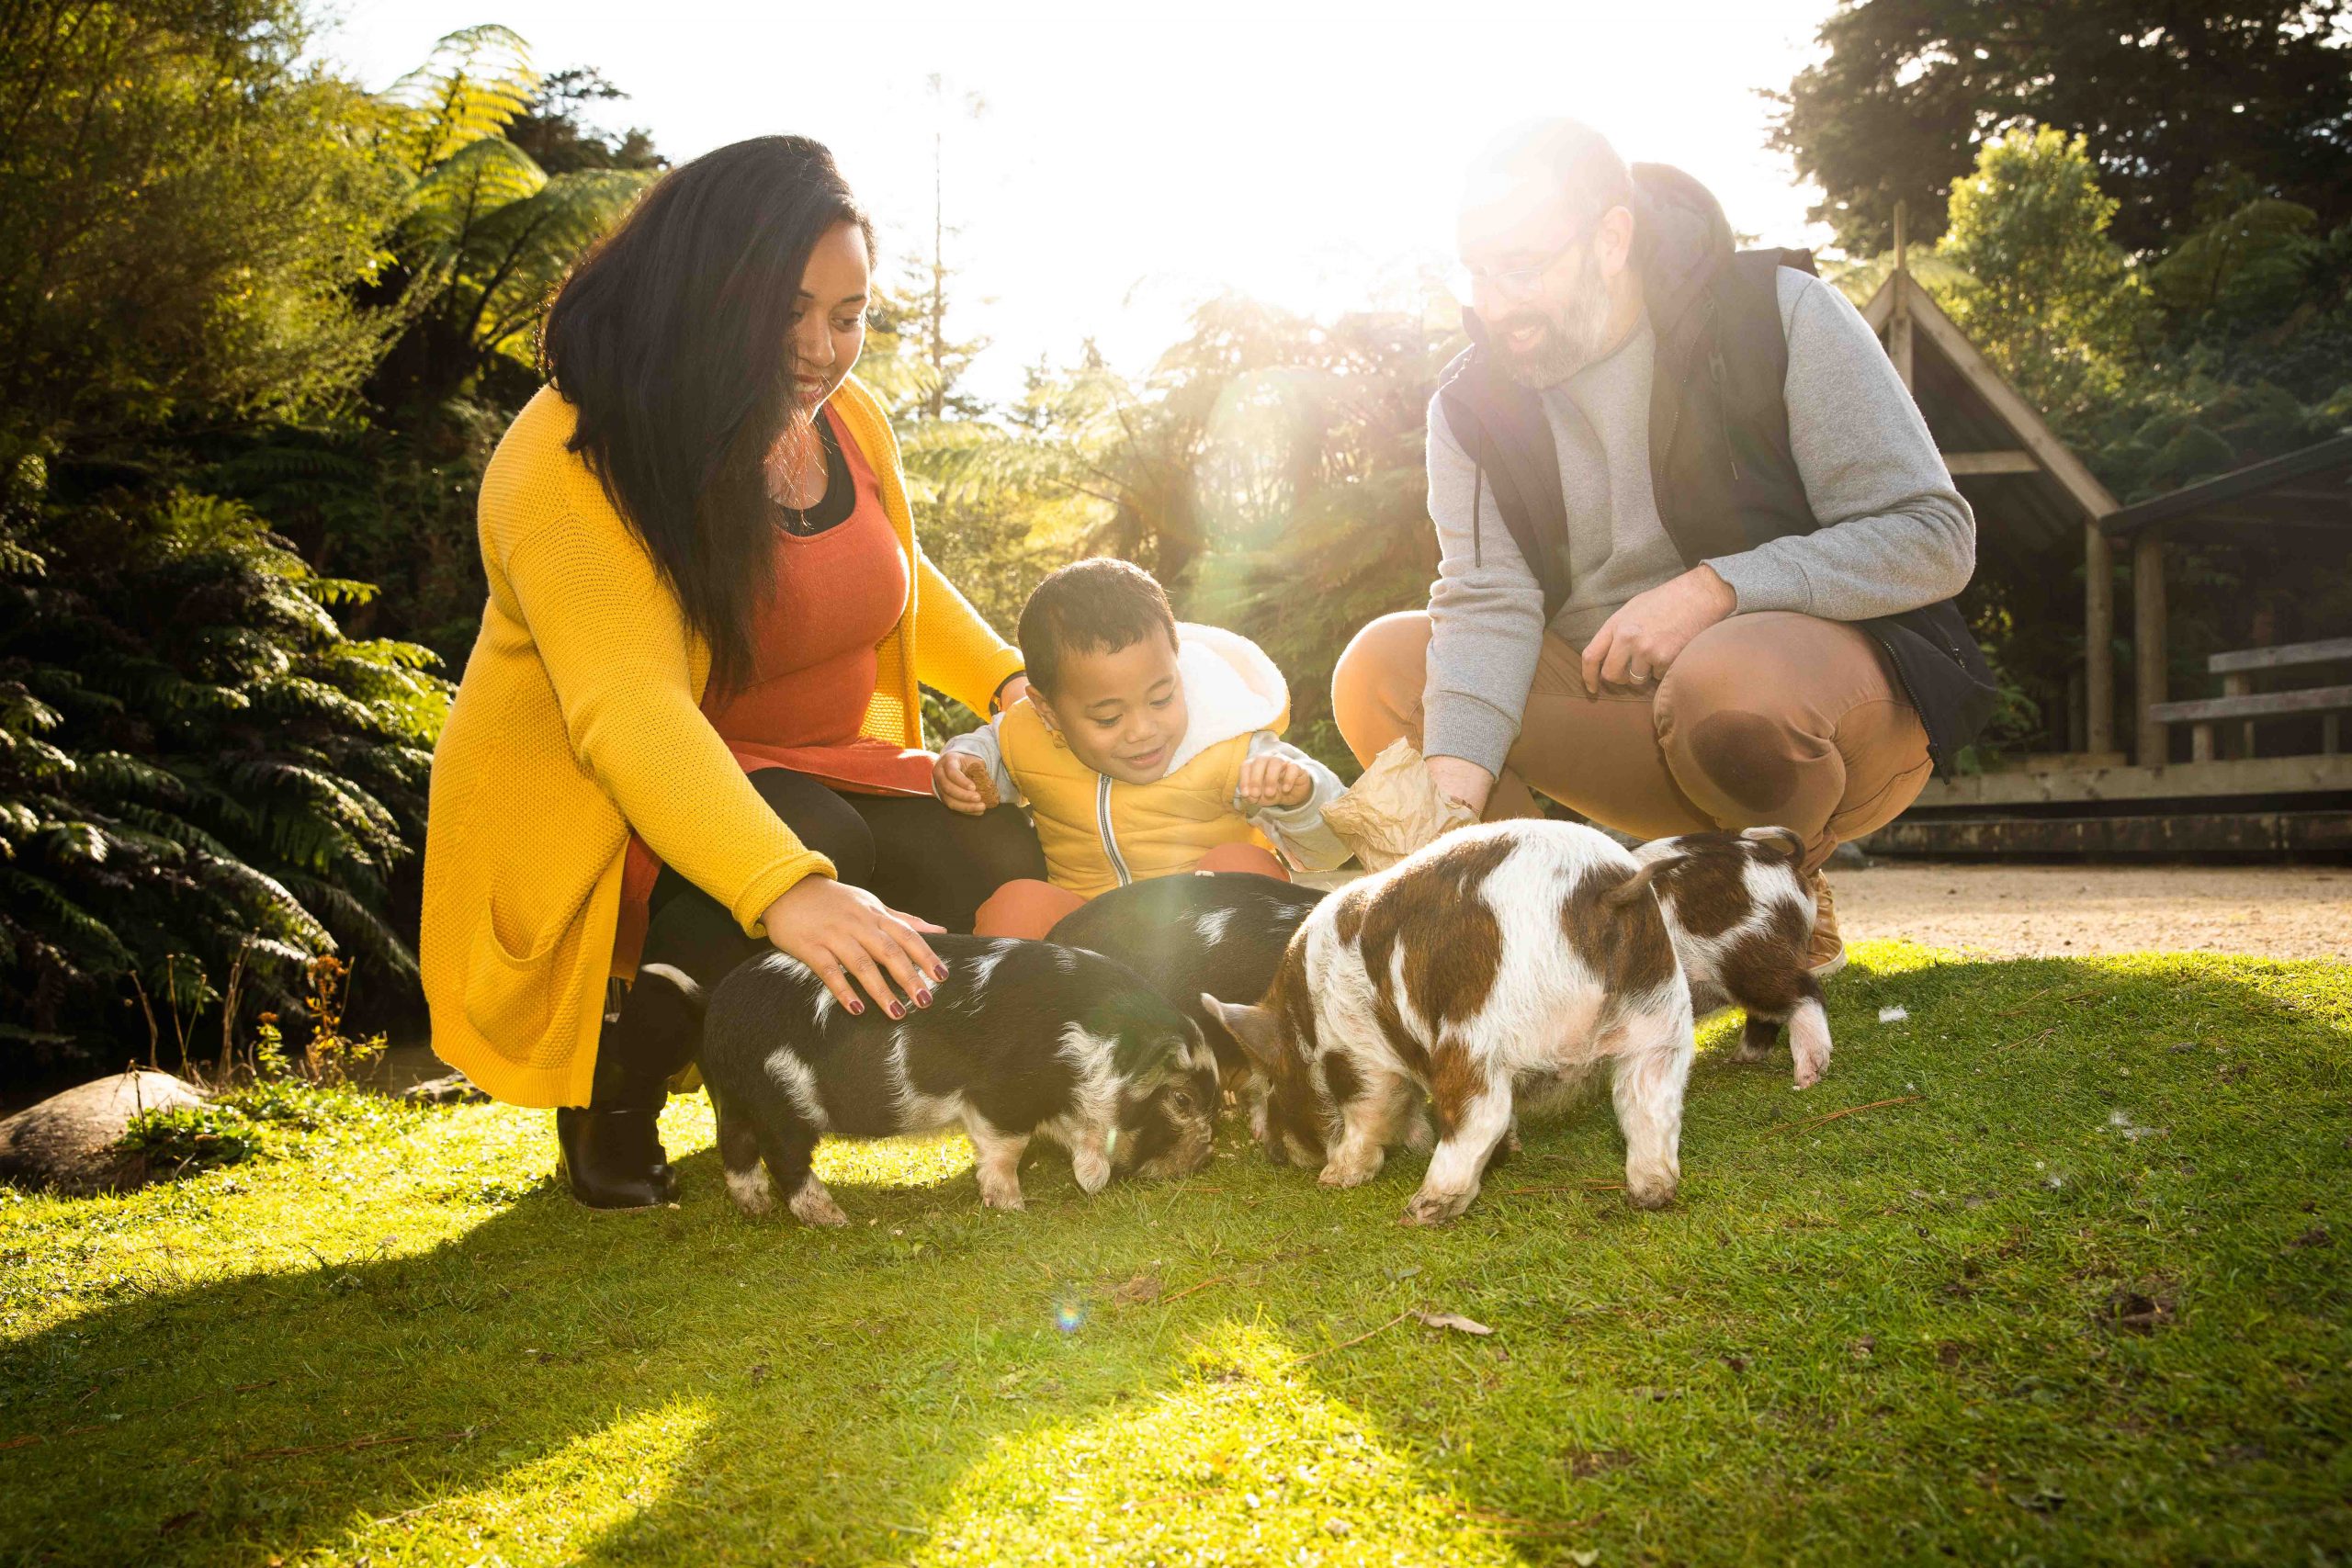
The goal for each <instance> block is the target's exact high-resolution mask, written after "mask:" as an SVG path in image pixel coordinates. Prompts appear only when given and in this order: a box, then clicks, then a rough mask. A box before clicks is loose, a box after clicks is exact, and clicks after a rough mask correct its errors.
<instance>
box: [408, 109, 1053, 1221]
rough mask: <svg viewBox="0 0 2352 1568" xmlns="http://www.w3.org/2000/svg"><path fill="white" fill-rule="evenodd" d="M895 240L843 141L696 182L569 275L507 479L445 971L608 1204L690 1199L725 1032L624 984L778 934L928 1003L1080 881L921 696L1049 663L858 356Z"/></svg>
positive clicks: (446, 926)
mask: <svg viewBox="0 0 2352 1568" xmlns="http://www.w3.org/2000/svg"><path fill="white" fill-rule="evenodd" d="M871 254H872V231H871V227H870V225H869V224H868V223H867V221H866V220H865V215H864V214H863V213H862V212H861V211H860V209H858V207H857V205H856V203H855V201H854V199H853V198H852V197H851V195H850V192H849V188H848V186H846V185H845V184H844V183H843V182H842V177H841V175H840V174H839V173H838V172H837V171H836V170H835V168H834V166H833V162H832V159H831V155H830V154H828V153H827V152H826V151H825V149H824V148H823V147H821V146H820V145H818V144H817V143H816V142H813V141H807V140H806V139H803V138H799V137H763V138H760V139H757V140H754V141H744V142H739V143H737V144H735V145H734V146H731V147H725V148H721V149H719V150H718V152H711V153H708V154H707V155H705V156H703V157H701V158H697V159H695V160H694V161H693V162H692V163H689V164H684V166H682V167H680V168H678V169H675V170H673V171H672V172H671V173H670V174H668V175H664V176H662V179H661V180H660V181H659V182H658V183H657V184H656V185H655V186H653V188H652V189H651V190H650V191H649V192H647V194H646V196H645V198H644V199H643V200H642V201H641V202H640V203H639V205H638V207H637V209H635V211H634V212H633V213H632V214H631V215H630V216H629V217H628V220H626V221H624V222H623V223H622V224H621V225H620V227H619V228H618V229H616V231H614V232H613V233H612V234H611V235H610V236H609V237H607V238H606V239H605V242H604V243H602V244H600V245H599V246H597V248H596V249H595V250H594V252H593V253H592V254H590V255H589V256H588V257H587V258H586V259H585V260H583V261H582V263H581V264H580V265H579V266H578V268H576V269H575V270H574V271H573V273H572V274H571V277H570V278H568V279H567V280H566V281H565V283H564V286H563V288H562V289H561V290H560V293H559V294H558V296H557V298H556V300H555V302H554V304H553V306H552V307H551V308H550V310H549V311H548V321H547V328H546V333H545V338H544V349H543V353H544V359H545V363H546V365H547V367H548V370H549V372H550V375H551V384H550V385H549V386H548V387H547V388H546V389H543V390H541V391H540V393H539V394H538V396H537V397H536V398H534V399H533V400H531V402H530V404H529V405H528V406H527V407H526V408H525V409H524V411H523V412H522V413H521V414H520V415H519V416H517V417H516V419H515V423H514V425H513V426H512V427H511V428H510V429H509V430H508V431H507V433H506V435H505V438H504V439H503V441H502V442H501V443H500V444H499V448H498V452H497V455H496V456H495V457H493V458H492V462H491V465H490V469H489V472H488V473H487V474H486V475H485V476H484V478H483V480H482V488H481V550H482V561H483V566H484V569H485V570H486V571H487V572H488V575H489V580H490V602H489V604H488V605H487V607H486V608H485V609H484V611H483V614H482V626H481V635H480V637H479V638H478V639H477V640H476V642H475V644H474V649H473V652H472V654H471V656H470V657H469V660H468V661H467V664H466V671H465V677H464V680H463V682H461V683H460V684H459V686H458V697H457V701H456V703H455V705H453V706H452V707H451V709H450V712H449V718H448V723H447V727H446V728H444V730H443V731H442V736H441V742H440V745H439V747H438V749H437V750H435V754H434V762H433V791H432V812H431V818H430V828H429V829H428V832H427V835H426V842H425V863H424V922H423V931H422V935H421V940H420V943H419V952H418V956H419V958H420V960H421V964H422V967H423V970H424V990H425V997H426V999H427V1001H428V1002H429V1003H430V1004H431V1007H432V1012H433V1043H434V1049H435V1052H436V1053H437V1054H438V1055H440V1056H441V1057H442V1058H443V1059H444V1060H445V1061H447V1062H448V1063H450V1064H451V1065H452V1066H457V1067H458V1068H461V1069H462V1070H463V1071H464V1072H465V1073H466V1074H467V1076H468V1077H470V1078H471V1079H472V1080H473V1081H474V1082H475V1083H477V1084H479V1085H481V1087H482V1088H483V1089H486V1090H488V1091H489V1092H490V1093H492V1094H493V1095H496V1096H497V1097H498V1098H500V1099H502V1100H510V1101H513V1102H515V1103H517V1104H523V1105H547V1106H554V1107H557V1108H558V1110H557V1111H556V1131H557V1140H558V1147H559V1151H560V1157H561V1160H562V1163H563V1168H564V1170H565V1171H566V1173H567V1175H568V1177H569V1179H570V1180H571V1189H572V1192H573V1194H574V1195H575V1196H576V1197H578V1198H579V1199H580V1200H581V1201H582V1202H584V1203H587V1204H589V1205H591V1206H593V1207H597V1208H639V1207H646V1206H650V1205H651V1204H655V1203H660V1202H666V1201H669V1200H670V1199H671V1198H672V1197H673V1196H674V1194H675V1190H676V1182H675V1178H674V1176H673V1173H672V1172H671V1170H670V1168H669V1165H668V1163H667V1159H666V1156H664V1155H663V1152H662V1146H661V1142H660V1139H659V1137H658V1136H657V1134H656V1132H655V1119H656V1117H657V1116H658V1114H659V1112H660V1111H661V1109H662V1100H663V1098H664V1095H665V1093H666V1085H667V1083H668V1080H669V1079H670V1078H671V1077H673V1075H674V1074H675V1073H676V1072H677V1071H678V1070H679V1069H680V1068H681V1067H683V1066H684V1065H685V1063H686V1061H687V1060H688V1059H689V1055H690V1053H691V1051H692V1048H693V1043H694V1037H693V1030H692V1028H691V1027H690V1026H689V1025H688V1024H687V1023H686V1022H685V1021H683V1020H682V1019H681V1018H680V1017H679V1016H678V1015H677V1013H676V1010H675V1008H674V1005H673V1004H674V1002H675V999H676V994H675V992H674V991H672V990H670V989H668V988H666V987H662V986H659V985H655V984H652V983H650V980H649V983H648V984H645V985H640V986H637V987H632V988H631V990H630V992H629V994H628V999H627V1000H626V1001H625V1002H624V1003H623V1004H622V1006H621V1008H620V1010H619V1011H618V1013H617V1014H616V1016H615V1017H614V1018H613V1019H612V1020H610V1021H607V1018H606V1015H605V1006H606V997H607V994H608V988H609V987H608V981H610V980H614V979H619V980H627V979H628V978H630V977H631V976H633V975H634V973H635V971H636V969H637V967H638V965H639V964H640V963H642V964H649V965H650V964H657V963H658V964H668V965H671V966H673V967H674V968H676V969H678V970H681V971H683V972H684V973H685V974H686V975H688V976H691V977H693V978H694V979H695V980H696V981H698V982H701V983H703V984H708V983H711V982H713V981H715V980H717V979H718V976H721V975H723V974H724V973H726V971H727V970H728V969H730V968H732V967H733V966H734V965H735V964H738V963H740V962H741V961H742V960H743V959H744V958H745V957H747V956H749V955H751V954H752V953H757V952H761V951H763V950H764V949H765V948H767V947H768V946H771V945H772V946H774V947H775V949H777V950H780V951H782V952H784V953H789V954H791V955H792V956H793V957H795V958H797V959H798V960H800V961H801V962H802V963H804V964H809V966H810V967H811V968H813V969H815V970H816V971H817V972H818V973H819V974H820V975H821V976H823V977H824V978H825V981H826V983H827V984H828V985H829V986H830V987H831V988H832V991H833V994H834V996H835V998H837V999H838V1000H839V1002H840V1003H841V1005H842V1007H844V1008H848V1009H850V1010H853V1011H858V1010H863V1009H864V1008H865V1007H866V1006H868V1005H871V1006H875V1007H878V1008H882V1009H884V1010H887V1011H889V1012H891V1013H892V1014H893V1015H894V1016H895V1015H898V1014H899V1013H901V1012H902V1011H903V1010H904V1009H905V1008H908V1007H927V1006H929V1005H930V1002H931V992H930V987H931V985H932V984H933V981H934V980H935V979H937V978H940V977H943V976H944V970H943V969H942V968H941V966H940V964H939V961H938V959H937V957H936V956H935V955H934V954H933V953H932V951H931V948H930V946H929V945H928V944H927V943H926V942H924V940H923V934H922V933H923V932H924V931H927V930H928V931H936V930H939V929H942V928H943V927H944V928H948V929H956V930H969V929H970V925H971V919H972V915H973V912H974V910H975V909H977V908H978V906H979V904H980V902H981V901H982V900H983V899H985V898H986V897H988V896H989V894H990V893H991V892H993V891H994V890H995V889H996V888H997V887H998V886H1001V884H1003V883H1005V882H1007V881H1011V880H1012V879H1014V878H1017V877H1039V876H1043V875H1044V874H1045V866H1044V862H1043V859H1042V857H1041V856H1040V855H1039V854H1038V851H1037V842H1036V838H1035V834H1034V833H1033V832H1032V830H1031V829H1030V828H1029V826H1028V824H1027V823H1026V821H1025V820H1023V818H1022V817H1021V815H1020V813H1018V812H1017V811H1015V810H1014V809H1012V807H1003V808H1001V809H999V810H996V811H992V812H990V813H989V814H988V815H987V816H985V817H980V818H969V817H961V816H958V815H957V814H956V813H954V812H951V811H949V810H948V809H947V808H946V807H944V806H942V805H941V804H940V803H939V802H938V800H937V799H935V798H934V797H933V795H932V793H931V786H930V773H931V764H932V758H931V757H930V756H929V755H928V754H927V753H925V752H924V751H923V750H922V726H921V719H920V710H919V706H918V698H917V694H916V684H917V682H924V683H927V684H930V685H932V686H934V687H937V688H938V689H940V690H942V691H944V692H945V693H946V694H948V695H950V696H952V697H955V698H956V699H957V700H958V701H961V702H963V703H965V704H967V705H970V706H972V707H973V708H975V709H977V710H979V711H982V712H987V711H989V710H990V709H991V708H993V707H996V706H998V705H1001V704H1002V703H1003V702H1006V701H1010V700H1012V698H1013V697H1016V696H1018V695H1019V694H1020V693H1021V690H1022V686H1023V682H1022V680H1021V676H1020V669H1021V659H1020V655H1019V653H1018V652H1017V651H1016V650H1014V649H1012V648H1011V647H1009V646H1008V645H1007V644H1006V643H1005V642H1004V640H1003V639H1002V638H1001V637H998V636H997V635H996V634H995V633H994V632H993V631H992V630H990V629H989V626H988V624H987V622H985V621H983V620H982V619H981V618H980V616H979V615H978V613H977V612H975V611H974V610H973V609H972V607H971V605H970V604H967V603H966V601H965V600H964V599H963V597H962V596H961V595H960V594H958V593H957V592H956V590H955V588H954V587H953V586H952V585H951V584H949V583H948V581H946V580H945V579H944V577H942V576H941V575H940V574H939V571H938V570H937V569H936V568H934V567H933V565H932V564H931V562H930V561H929V560H928V559H926V558H924V556H923V554H922V551H921V549H919V548H918V547H916V544H915V541H914V531H913V525H912V522H911V520H910V514H909V510H908V505H907V495H906V486H905V483H904V480H903V479H902V477H901V475H900V473H899V454H898V446H897V444H896V442H895V440H894V439H893V437H892V435H891V431H890V426H889V423H888V420H887V419H886V418H885V417H884V414H883V411H882V409H881V408H880V407H879V405H877V404H876V402H875V400H874V399H873V398H872V397H871V396H870V395H869V394H868V393H867V392H866V391H865V389H864V388H863V387H862V386H860V385H859V384H858V382H857V381H856V380H855V379H854V378H852V377H851V375H850V368H851V367H852V366H853V365H854V363H855V362H856V359H857V356H858V353H859V350H860V349H861V347H862V346H863V344H864V341H865V303H866V294H867V278H868V273H869V266H870V262H871Z"/></svg>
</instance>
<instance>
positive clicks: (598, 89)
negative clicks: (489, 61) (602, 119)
mask: <svg viewBox="0 0 2352 1568" xmlns="http://www.w3.org/2000/svg"><path fill="white" fill-rule="evenodd" d="M627 97H628V94H627V93H625V92H623V91H621V90H620V88H618V87H616V86H615V85H613V84H612V83H611V82H609V81H607V80H606V79H605V73H603V72H601V71H599V70H597V69H596V68H595V67H594V66H593V65H574V66H571V67H569V68H567V69H565V70H562V71H551V72H549V73H548V74H547V75H546V76H545V77H544V78H542V79H541V80H540V82H539V88H538V91H537V92H536V93H534V94H532V95H531V99H530V101H529V102H528V103H526V104H525V105H524V106H523V108H522V112H520V113H519V114H517V115H516V116H515V118H513V119H511V120H509V121H507V124H506V140H507V141H512V142H513V143H515V146H517V147H520V148H521V149H522V150H523V151H524V152H526V153H528V154H529V155H530V158H531V162H533V163H534V164H537V165H538V166H539V167H540V168H542V169H545V170H546V171H547V172H548V174H550V175H569V174H573V173H576V172H577V171H579V170H582V169H639V170H658V169H666V168H668V167H669V166H670V160H668V159H667V158H664V157H663V156H662V154H661V153H660V152H656V151H655V150H654V146H653V133H652V132H651V131H650V130H646V129H645V128H644V127H643V126H641V125H633V126H631V127H629V128H628V130H624V131H621V132H619V133H617V134H613V133H608V132H605V131H602V130H597V129H596V127H595V126H594V125H593V124H591V123H590V116H591V115H592V113H593V112H594V110H593V107H592V106H594V105H597V104H609V103H618V102H620V101H622V100H623V99H625V98H627Z"/></svg>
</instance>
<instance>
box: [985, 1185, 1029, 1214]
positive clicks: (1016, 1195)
mask: <svg viewBox="0 0 2352 1568" xmlns="http://www.w3.org/2000/svg"><path fill="white" fill-rule="evenodd" d="M980 1201H981V1202H983V1203H985V1204H987V1205H988V1206H989V1208H991V1209H1012V1210H1021V1209H1026V1208H1027V1207H1028V1205H1027V1204H1026V1203H1023V1201H1021V1189H1020V1188H1018V1187H1015V1188H1013V1189H1012V1190H1010V1191H1006V1190H1001V1189H999V1190H986V1189H983V1190H982V1191H981V1193H980Z"/></svg>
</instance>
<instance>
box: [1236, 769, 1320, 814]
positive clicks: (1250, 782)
mask: <svg viewBox="0 0 2352 1568" xmlns="http://www.w3.org/2000/svg"><path fill="white" fill-rule="evenodd" d="M1236 793H1238V795H1240V796H1241V803H1242V804H1243V805H1244V806H1250V807H1262V806H1304V805H1305V804H1306V797H1307V796H1308V795H1313V794H1314V793H1315V779H1314V775H1312V774H1310V773H1308V772H1307V771H1306V769H1305V768H1302V767H1300V766H1299V765H1298V764H1297V763H1296V762H1294V761H1290V759H1288V758H1287V757H1253V758H1251V759H1250V761H1247V762H1244V763H1242V764H1241V784H1240V787H1239V789H1238V791H1237V792H1236Z"/></svg>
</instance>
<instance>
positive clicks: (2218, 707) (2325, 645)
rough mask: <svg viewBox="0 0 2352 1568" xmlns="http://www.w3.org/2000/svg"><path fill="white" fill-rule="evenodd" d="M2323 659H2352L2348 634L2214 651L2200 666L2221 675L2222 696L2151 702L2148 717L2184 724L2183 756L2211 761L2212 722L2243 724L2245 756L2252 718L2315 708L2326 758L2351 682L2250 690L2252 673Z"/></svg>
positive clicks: (2339, 733)
mask: <svg viewBox="0 0 2352 1568" xmlns="http://www.w3.org/2000/svg"><path fill="white" fill-rule="evenodd" d="M2323 664H2352V637H2330V638H2328V639H2326V640H2325V641H2323V642H2298V643H2290V644H2288V645H2286V646H2285V647H2281V648H2249V649H2243V650H2241V651H2239V652H2236V653H2217V654H2215V655H2213V657H2212V658H2211V659H2208V660H2206V661H2205V668H2206V669H2207V670H2209V671H2211V672H2212V673H2214V674H2216V675H2219V676H2220V677H2221V678H2222V695H2220V696H2218V697H2203V698H2199V699H2198V700H2197V701H2194V702H2185V703H2156V704H2154V705H2151V706H2150V707H2149V709H2148V716H2149V717H2150V718H2152V719H2154V720H2155V722H2157V723H2158V724H2186V725H2188V726H2190V729H2189V731H2188V744H2189V760H2190V761H2198V762H2210V761H2212V760H2213V726H2214V725H2215V724H2217V723H2222V724H2226V723H2229V722H2232V721H2237V722H2241V723H2243V724H2244V725H2245V730H2244V733H2243V740H2244V746H2245V751H2244V754H2245V756H2248V757H2251V756H2253V755H2254V725H2255V721H2256V719H2263V718H2280V717H2285V716H2290V715H2294V714H2309V713H2315V714H2318V715H2320V750H2321V751H2322V753H2324V755H2327V756H2331V757H2332V756H2334V755H2335V754H2336V752H2337V751H2338V750H2341V749H2342V747H2343V741H2344V732H2343V715H2344V713H2345V712H2346V710H2347V709H2352V686H2347V685H2338V686H2304V687H2299V688H2296V689H2293V690H2290V691H2283V692H2257V691H2256V690H2255V689H2254V677H2255V676H2256V675H2257V674H2260V673H2264V672H2266V671H2279V670H2308V669H2311V668H2313V667H2314V666H2317V665H2323Z"/></svg>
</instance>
